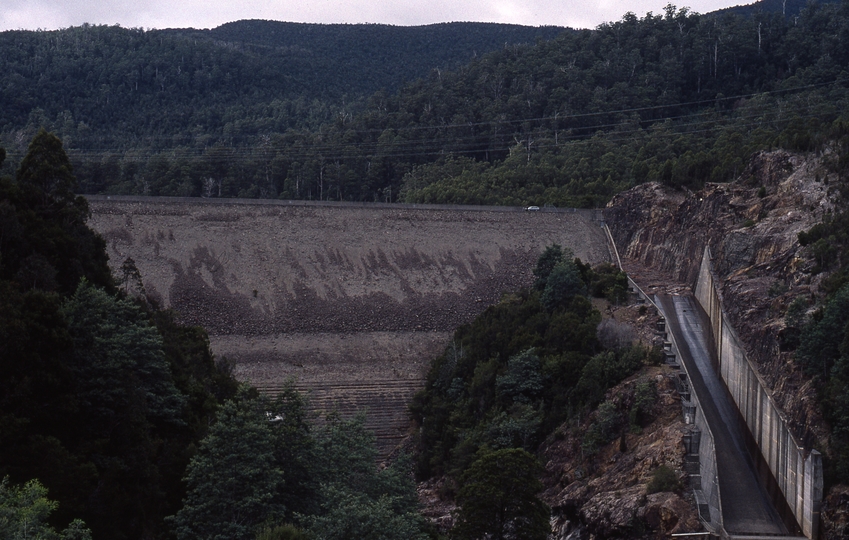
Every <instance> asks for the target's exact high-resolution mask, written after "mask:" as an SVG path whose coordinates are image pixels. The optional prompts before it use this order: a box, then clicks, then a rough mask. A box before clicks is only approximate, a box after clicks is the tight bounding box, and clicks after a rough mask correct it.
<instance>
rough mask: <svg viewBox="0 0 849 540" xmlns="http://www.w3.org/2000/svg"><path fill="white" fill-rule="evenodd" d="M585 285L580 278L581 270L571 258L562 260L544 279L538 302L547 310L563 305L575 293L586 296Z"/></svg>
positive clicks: (553, 309)
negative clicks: (543, 286)
mask: <svg viewBox="0 0 849 540" xmlns="http://www.w3.org/2000/svg"><path fill="white" fill-rule="evenodd" d="M586 294H587V285H586V283H584V281H583V279H582V278H581V271H580V270H579V269H578V265H577V264H575V261H573V260H568V259H566V260H562V261H560V262H558V263H557V264H555V265H554V268H552V270H551V273H550V274H549V275H548V278H547V279H546V281H545V288H544V289H543V291H542V295H540V302H542V305H543V306H545V309H547V310H548V311H555V310H556V309H557V308H560V307H563V306H564V305H565V304H566V303H567V302H568V301H569V300H571V299H572V298H573V297H575V296H577V295H581V296H586Z"/></svg>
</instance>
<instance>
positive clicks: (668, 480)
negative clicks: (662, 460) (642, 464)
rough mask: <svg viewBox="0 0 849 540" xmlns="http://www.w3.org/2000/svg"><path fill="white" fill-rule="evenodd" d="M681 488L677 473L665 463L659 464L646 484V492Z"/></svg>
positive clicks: (648, 493)
mask: <svg viewBox="0 0 849 540" xmlns="http://www.w3.org/2000/svg"><path fill="white" fill-rule="evenodd" d="M679 489H681V482H680V481H679V480H678V475H677V474H675V471H674V470H672V468H671V467H669V466H667V465H661V466H660V467H658V468H657V469H655V470H654V472H653V473H652V477H651V480H649V483H648V485H647V486H646V494H647V495H651V494H652V493H660V492H662V491H677V490H679Z"/></svg>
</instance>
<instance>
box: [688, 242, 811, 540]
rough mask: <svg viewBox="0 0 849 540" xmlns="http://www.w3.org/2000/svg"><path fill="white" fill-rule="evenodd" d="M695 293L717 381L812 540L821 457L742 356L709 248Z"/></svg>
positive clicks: (797, 518) (806, 533)
mask: <svg viewBox="0 0 849 540" xmlns="http://www.w3.org/2000/svg"><path fill="white" fill-rule="evenodd" d="M695 296H696V299H697V300H698V302H699V303H700V304H701V305H702V307H703V308H704V310H705V311H706V312H707V314H708V316H709V317H710V321H711V330H712V333H713V337H714V342H715V343H716V347H717V356H718V358H719V365H718V366H716V367H717V369H718V371H719V373H720V375H721V377H722V380H723V381H724V382H725V385H726V386H727V388H728V391H729V392H730V394H731V396H732V398H733V400H734V402H735V403H736V405H737V408H738V409H739V411H740V414H741V415H742V417H743V420H744V421H745V423H746V426H747V427H748V429H749V431H750V433H751V435H752V438H753V439H754V442H755V444H756V445H757V448H758V450H759V451H760V454H761V457H762V458H763V462H764V463H765V464H766V465H767V466H768V468H769V472H770V473H771V474H772V477H773V478H774V479H775V482H776V484H777V486H778V488H779V489H780V491H781V494H782V496H783V498H784V500H785V501H786V503H787V506H788V507H789V510H790V512H792V514H793V516H794V517H795V519H796V521H797V523H798V525H799V527H800V528H801V530H802V532H803V534H804V535H805V536H806V537H808V538H812V539H815V538H817V536H818V534H819V513H820V505H821V501H822V495H823V475H822V456H821V455H820V454H819V452H817V451H816V450H810V451H809V450H806V449H805V448H804V446H803V445H802V444H800V442H799V441H798V439H797V438H796V437H795V436H794V434H793V433H792V431H791V430H790V428H789V426H788V422H787V420H786V418H785V416H784V414H783V413H782V411H781V409H780V408H779V407H778V406H777V405H776V403H775V401H774V400H773V398H772V395H771V393H770V391H769V389H768V388H767V386H766V385H765V384H764V382H763V381H762V380H761V378H760V376H759V374H758V372H757V370H756V369H755V367H754V366H753V365H752V364H751V363H750V361H749V359H748V358H747V356H746V353H745V351H744V349H743V346H742V343H741V342H740V339H739V337H738V336H737V334H736V332H735V331H734V329H733V327H732V326H731V325H730V324H729V322H728V318H727V316H726V314H725V312H724V311H723V309H722V303H721V299H720V295H719V292H718V288H717V282H716V279H715V276H714V274H713V271H712V267H711V255H710V249H709V248H705V251H704V255H703V257H702V263H701V267H700V269H699V276H698V279H697V281H696V286H695Z"/></svg>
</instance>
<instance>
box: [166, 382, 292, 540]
mask: <svg viewBox="0 0 849 540" xmlns="http://www.w3.org/2000/svg"><path fill="white" fill-rule="evenodd" d="M268 409H269V407H268V406H267V404H266V403H265V401H264V400H262V399H258V398H253V397H252V396H250V395H249V394H248V393H247V391H243V392H242V393H241V394H240V395H237V396H236V399H234V400H228V401H226V402H225V403H224V404H223V405H222V407H221V408H220V409H219V411H218V415H217V417H216V422H215V424H213V425H212V427H211V428H210V429H209V433H208V434H207V436H206V437H204V438H203V440H202V441H201V442H200V446H199V448H198V452H197V454H195V455H194V457H192V460H191V462H190V463H189V466H188V468H187V469H186V478H185V479H186V483H187V485H188V493H187V495H186V500H185V503H184V505H183V508H182V509H180V511H179V512H178V513H177V514H176V515H175V516H174V518H173V524H174V532H175V534H176V535H177V538H180V539H189V538H191V539H196V538H205V539H210V540H212V539H220V540H224V539H228V540H236V539H252V538H254V536H255V535H256V533H257V529H258V528H259V527H260V526H261V525H262V524H263V523H266V522H267V521H269V520H272V519H274V518H282V516H283V513H284V511H285V509H284V508H283V507H282V505H280V504H275V499H276V493H277V491H278V490H279V489H281V488H282V486H283V472H282V470H281V467H280V464H279V463H277V462H276V460H275V445H274V443H275V440H274V428H273V424H272V423H271V422H269V418H268V414H267V413H268Z"/></svg>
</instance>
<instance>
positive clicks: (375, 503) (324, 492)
mask: <svg viewBox="0 0 849 540" xmlns="http://www.w3.org/2000/svg"><path fill="white" fill-rule="evenodd" d="M363 422H364V417H363V416H359V417H356V418H354V419H352V420H348V421H345V420H342V419H340V418H339V417H337V416H330V417H328V418H327V419H326V423H325V425H324V426H323V427H322V428H321V429H320V430H319V432H318V433H317V434H316V437H315V440H316V453H315V459H316V463H315V472H314V474H315V478H316V479H317V481H318V482H319V483H320V484H321V488H320V500H321V505H320V509H319V511H318V512H317V513H315V514H313V515H311V516H307V517H306V518H305V522H306V523H307V524H308V527H307V528H308V530H309V531H310V533H311V534H313V535H315V536H316V537H318V538H324V539H326V540H346V539H348V538H386V539H387V540H391V539H399V540H401V539H404V538H412V539H418V540H424V538H426V535H425V534H424V532H423V531H424V528H425V524H424V519H423V518H422V517H421V515H420V514H419V513H418V499H417V498H416V490H415V484H414V483H413V480H412V476H411V474H410V461H409V460H408V459H407V458H406V457H404V456H402V457H401V458H399V459H396V460H395V461H394V462H393V463H392V464H391V466H389V467H387V468H385V469H383V470H381V471H378V470H377V468H376V467H375V463H376V461H377V460H376V457H377V454H376V448H375V445H374V435H373V434H371V433H370V432H368V431H367V430H366V429H365V427H364V424H363ZM288 489H292V488H291V487H290V488H288ZM294 493H297V490H295V491H294Z"/></svg>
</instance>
